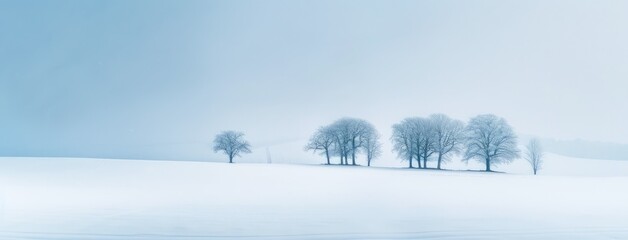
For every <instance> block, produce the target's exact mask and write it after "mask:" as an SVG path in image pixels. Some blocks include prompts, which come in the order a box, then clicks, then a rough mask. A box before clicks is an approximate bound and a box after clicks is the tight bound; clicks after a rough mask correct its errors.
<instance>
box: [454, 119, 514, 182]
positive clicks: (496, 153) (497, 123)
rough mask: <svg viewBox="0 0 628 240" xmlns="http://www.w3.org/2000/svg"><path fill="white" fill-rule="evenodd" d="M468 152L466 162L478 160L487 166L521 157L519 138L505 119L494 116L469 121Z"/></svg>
mask: <svg viewBox="0 0 628 240" xmlns="http://www.w3.org/2000/svg"><path fill="white" fill-rule="evenodd" d="M465 133H466V138H465V145H466V148H467V150H466V151H465V154H464V159H463V160H464V161H468V160H469V159H476V160H478V161H480V162H484V163H485V164H486V171H491V165H492V164H500V163H509V162H511V161H512V160H514V159H515V158H518V157H519V150H518V149H517V136H516V135H515V133H514V131H513V130H512V128H511V127H510V125H508V123H507V122H506V120H505V119H503V118H499V117H497V116H495V115H492V114H485V115H479V116H477V117H474V118H472V119H471V120H470V121H469V125H467V127H466V128H465Z"/></svg>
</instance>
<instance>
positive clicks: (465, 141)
mask: <svg viewBox="0 0 628 240" xmlns="http://www.w3.org/2000/svg"><path fill="white" fill-rule="evenodd" d="M380 138H381V136H380V134H379V133H378V132H377V130H376V129H375V127H374V126H373V125H372V124H371V123H369V122H367V121H365V120H363V119H357V118H341V119H339V120H336V121H335V122H333V123H331V124H329V125H326V126H322V127H319V128H318V129H317V130H316V132H315V133H314V134H313V135H312V136H311V138H310V139H309V141H308V143H307V145H306V146H305V147H304V150H305V151H313V152H314V153H319V154H320V155H322V156H324V157H325V160H326V164H327V165H331V164H332V162H333V161H332V159H333V158H337V159H338V160H337V164H339V165H357V163H356V159H357V157H358V156H359V155H364V157H365V159H366V165H367V166H371V163H372V161H373V160H375V159H377V158H379V157H380V156H381V154H382V144H381V142H380ZM390 141H391V143H392V146H393V151H394V152H395V153H396V154H397V157H398V158H400V159H401V160H403V161H407V162H408V167H409V168H414V162H415V161H416V168H428V163H430V162H435V167H431V168H435V169H441V168H442V166H443V163H446V162H448V161H450V160H451V159H452V157H453V156H455V155H461V156H462V158H461V159H462V161H463V162H468V161H469V160H476V161H478V162H481V163H483V164H484V165H485V167H486V168H485V170H486V171H491V167H492V166H494V165H497V164H505V163H510V162H512V161H513V160H514V159H517V158H519V157H520V152H519V149H518V147H517V136H516V134H515V133H514V131H513V129H512V127H511V126H510V125H509V124H508V123H507V122H506V120H505V119H504V118H500V117H497V116H495V115H492V114H483V115H478V116H476V117H473V118H471V119H470V120H469V122H468V123H467V124H466V125H465V124H464V123H463V122H462V121H460V120H456V119H452V118H450V117H448V116H447V115H445V114H433V115H430V116H429V117H426V118H423V117H409V118H406V119H403V120H402V121H401V122H399V123H396V124H393V126H392V136H391V137H390ZM214 151H215V152H223V153H224V154H226V155H227V156H228V158H229V162H230V163H233V159H234V158H235V157H237V156H240V154H241V153H250V152H251V150H250V144H249V143H248V142H247V141H246V140H244V134H243V133H241V132H236V131H225V132H222V133H221V134H219V135H217V136H216V138H215V139H214ZM524 157H525V159H526V160H527V161H528V162H529V163H530V165H531V167H532V170H533V173H534V174H535V175H536V173H537V171H538V170H539V169H540V168H541V164H542V157H543V152H542V149H541V146H540V143H539V141H538V140H536V139H533V140H531V141H530V143H529V144H528V145H527V146H526V152H525V156H524Z"/></svg>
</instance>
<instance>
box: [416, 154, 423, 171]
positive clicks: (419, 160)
mask: <svg viewBox="0 0 628 240" xmlns="http://www.w3.org/2000/svg"><path fill="white" fill-rule="evenodd" d="M416 163H417V164H418V165H419V166H418V168H422V167H421V157H419V156H417V159H416Z"/></svg>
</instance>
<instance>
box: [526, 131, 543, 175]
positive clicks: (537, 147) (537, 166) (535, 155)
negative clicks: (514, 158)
mask: <svg viewBox="0 0 628 240" xmlns="http://www.w3.org/2000/svg"><path fill="white" fill-rule="evenodd" d="M524 158H525V159H526V160H528V162H529V163H530V166H531V167H532V172H533V173H534V175H536V173H537V172H538V171H539V170H541V165H543V148H542V147H541V142H540V141H539V140H538V139H536V138H533V139H530V142H528V145H527V146H526V152H525V156H524Z"/></svg>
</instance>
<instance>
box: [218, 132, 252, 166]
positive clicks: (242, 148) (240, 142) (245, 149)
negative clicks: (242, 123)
mask: <svg viewBox="0 0 628 240" xmlns="http://www.w3.org/2000/svg"><path fill="white" fill-rule="evenodd" d="M214 152H223V153H225V154H226V155H227V156H228V157H229V163H233V158H235V157H238V156H240V153H251V145H250V144H249V142H247V141H246V140H244V133H241V132H236V131H224V132H222V133H220V134H218V135H216V138H214Z"/></svg>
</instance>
